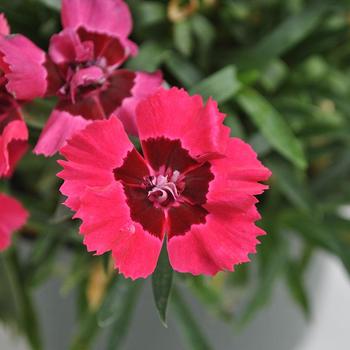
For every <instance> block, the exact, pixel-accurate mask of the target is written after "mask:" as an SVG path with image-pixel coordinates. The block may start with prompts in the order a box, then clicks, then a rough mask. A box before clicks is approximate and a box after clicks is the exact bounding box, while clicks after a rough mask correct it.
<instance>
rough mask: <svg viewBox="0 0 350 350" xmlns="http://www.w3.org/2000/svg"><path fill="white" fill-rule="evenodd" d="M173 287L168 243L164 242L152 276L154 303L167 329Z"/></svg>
mask: <svg viewBox="0 0 350 350" xmlns="http://www.w3.org/2000/svg"><path fill="white" fill-rule="evenodd" d="M172 285H173V269H172V268H171V266H170V263H169V258H168V253H167V249H166V241H164V244H163V248H162V251H161V253H160V256H159V259H158V263H157V267H156V269H155V271H154V273H153V275H152V287H153V296H154V302H155V304H156V307H157V310H158V312H159V317H160V320H161V321H162V323H163V324H164V326H165V327H167V324H166V314H167V307H168V300H169V297H170V293H171V287H172Z"/></svg>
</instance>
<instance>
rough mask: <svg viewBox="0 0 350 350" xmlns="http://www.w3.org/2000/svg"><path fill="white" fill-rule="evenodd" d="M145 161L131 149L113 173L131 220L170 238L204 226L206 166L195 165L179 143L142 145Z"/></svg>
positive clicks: (208, 178) (151, 141)
mask: <svg viewBox="0 0 350 350" xmlns="http://www.w3.org/2000/svg"><path fill="white" fill-rule="evenodd" d="M142 150H143V154H144V158H143V157H142V156H141V155H140V154H139V153H138V152H137V151H136V150H135V149H134V150H133V151H131V152H129V153H128V154H127V156H126V158H125V159H124V163H123V165H122V166H121V167H119V168H117V169H115V170H114V175H115V179H116V180H117V181H121V183H122V184H123V187H124V192H125V195H126V197H127V204H128V205H129V208H130V214H131V218H132V219H133V220H134V221H135V222H138V223H140V224H141V225H142V227H143V228H144V229H145V230H147V231H148V232H150V233H151V234H153V235H155V236H157V237H159V238H161V239H162V238H163V236H164V234H165V233H167V235H168V236H169V238H171V237H172V236H175V235H183V234H186V232H187V231H189V230H190V228H191V226H192V225H195V224H202V223H205V220H206V216H207V214H208V212H207V210H206V209H205V208H204V206H203V205H204V204H205V203H206V201H207V199H206V195H207V192H208V189H209V183H210V181H212V180H213V178H214V176H213V174H212V172H211V171H210V167H211V165H210V163H209V162H198V161H197V160H196V159H194V158H193V157H191V156H190V155H189V152H188V151H187V150H186V149H184V148H183V147H182V145H181V142H180V140H170V139H167V138H163V137H162V138H155V139H148V140H145V141H143V142H142Z"/></svg>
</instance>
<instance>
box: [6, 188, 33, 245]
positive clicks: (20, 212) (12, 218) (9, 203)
mask: <svg viewBox="0 0 350 350" xmlns="http://www.w3.org/2000/svg"><path fill="white" fill-rule="evenodd" d="M27 218H28V212H27V211H26V210H25V209H24V208H23V206H22V205H21V204H20V203H19V202H18V201H17V200H16V199H14V198H12V197H10V196H8V195H6V194H4V193H0V251H3V250H5V249H6V248H8V246H9V245H10V243H11V235H12V234H13V232H14V231H16V230H18V229H20V228H21V227H22V226H23V225H24V224H25V222H26V221H27Z"/></svg>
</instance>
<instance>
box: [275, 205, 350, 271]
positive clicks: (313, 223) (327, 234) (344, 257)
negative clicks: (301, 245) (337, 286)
mask: <svg viewBox="0 0 350 350" xmlns="http://www.w3.org/2000/svg"><path fill="white" fill-rule="evenodd" d="M281 224H282V225H283V226H284V227H286V228H289V229H291V230H292V232H294V233H297V234H299V235H301V237H303V238H305V239H307V240H308V241H309V242H310V243H312V244H314V245H316V246H318V247H320V248H323V249H325V250H327V251H329V252H331V253H333V254H335V255H337V256H338V257H339V258H340V259H341V261H342V263H343V265H344V267H345V268H346V270H347V272H348V273H349V274H350V254H349V250H348V249H347V248H346V247H345V246H344V244H343V242H341V241H340V240H339V238H337V236H336V235H335V234H334V233H335V231H336V229H337V228H336V226H334V225H327V224H326V222H325V221H324V220H321V219H320V218H317V217H314V216H309V215H306V214H304V213H300V212H297V211H286V212H285V213H284V215H283V216H281Z"/></svg>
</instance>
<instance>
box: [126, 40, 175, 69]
mask: <svg viewBox="0 0 350 350" xmlns="http://www.w3.org/2000/svg"><path fill="white" fill-rule="evenodd" d="M168 52H169V51H168V50H167V49H166V48H164V47H163V46H161V45H160V44H158V43H156V42H154V41H147V42H144V43H143V44H142V45H141V46H140V47H139V53H138V55H137V56H136V57H134V58H132V59H130V60H128V62H127V64H126V66H127V68H130V69H133V70H144V71H146V72H154V71H155V70H157V69H158V68H159V66H160V65H161V64H162V63H163V61H164V59H165V58H166V56H167V54H168Z"/></svg>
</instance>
